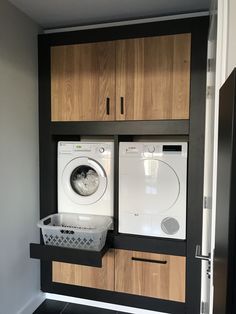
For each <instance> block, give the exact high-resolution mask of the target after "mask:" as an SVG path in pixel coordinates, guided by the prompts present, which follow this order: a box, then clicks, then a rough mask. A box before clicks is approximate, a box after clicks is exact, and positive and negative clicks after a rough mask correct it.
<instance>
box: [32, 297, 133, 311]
mask: <svg viewBox="0 0 236 314" xmlns="http://www.w3.org/2000/svg"><path fill="white" fill-rule="evenodd" d="M33 314H129V313H123V312H117V311H112V310H106V309H101V308H97V307H92V306H86V305H80V304H72V303H66V302H60V301H55V300H45V301H44V302H43V303H42V304H41V305H40V306H39V307H38V309H37V310H36V311H35V312H34V313H33Z"/></svg>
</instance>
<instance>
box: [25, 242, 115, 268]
mask: <svg viewBox="0 0 236 314" xmlns="http://www.w3.org/2000/svg"><path fill="white" fill-rule="evenodd" d="M109 248H110V246H109V245H108V244H106V245H105V246H104V248H103V249H102V250H101V251H99V252H96V251H88V250H78V249H71V248H64V247H57V246H50V245H44V244H36V243H30V257H31V258H36V259H40V260H41V261H55V262H64V263H72V264H80V265H86V266H92V267H102V258H103V256H104V255H105V254H106V252H107V251H108V250H109Z"/></svg>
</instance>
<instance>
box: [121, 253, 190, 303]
mask: <svg viewBox="0 0 236 314" xmlns="http://www.w3.org/2000/svg"><path fill="white" fill-rule="evenodd" d="M185 262H186V258H185V257H182V256H172V255H161V254H153V253H142V252H134V251H126V250H116V252H115V291H117V292H125V293H131V294H137V295H142V296H148V297H154V298H159V299H165V300H172V301H179V302H185Z"/></svg>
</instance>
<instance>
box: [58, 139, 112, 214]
mask: <svg viewBox="0 0 236 314" xmlns="http://www.w3.org/2000/svg"><path fill="white" fill-rule="evenodd" d="M113 161H114V143H112V142H99V143H90V142H58V212H63V213H65V212H71V213H80V214H93V215H106V216H113V181H114V178H113V173H114V169H113V168H114V162H113Z"/></svg>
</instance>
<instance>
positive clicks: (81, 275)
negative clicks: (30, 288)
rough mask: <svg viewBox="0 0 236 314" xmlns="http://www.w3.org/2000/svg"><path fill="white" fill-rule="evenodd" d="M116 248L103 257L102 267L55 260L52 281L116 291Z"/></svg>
mask: <svg viewBox="0 0 236 314" xmlns="http://www.w3.org/2000/svg"><path fill="white" fill-rule="evenodd" d="M114 259H115V258H114V250H110V251H109V252H107V253H106V254H105V256H104V257H103V259H102V268H97V267H90V266H83V265H76V264H68V263H60V262H53V264H52V281H53V282H58V283H64V284H69V285H76V286H84V287H90V288H96V289H105V290H111V291H114V271H115V269H114V267H115V266H114Z"/></svg>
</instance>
